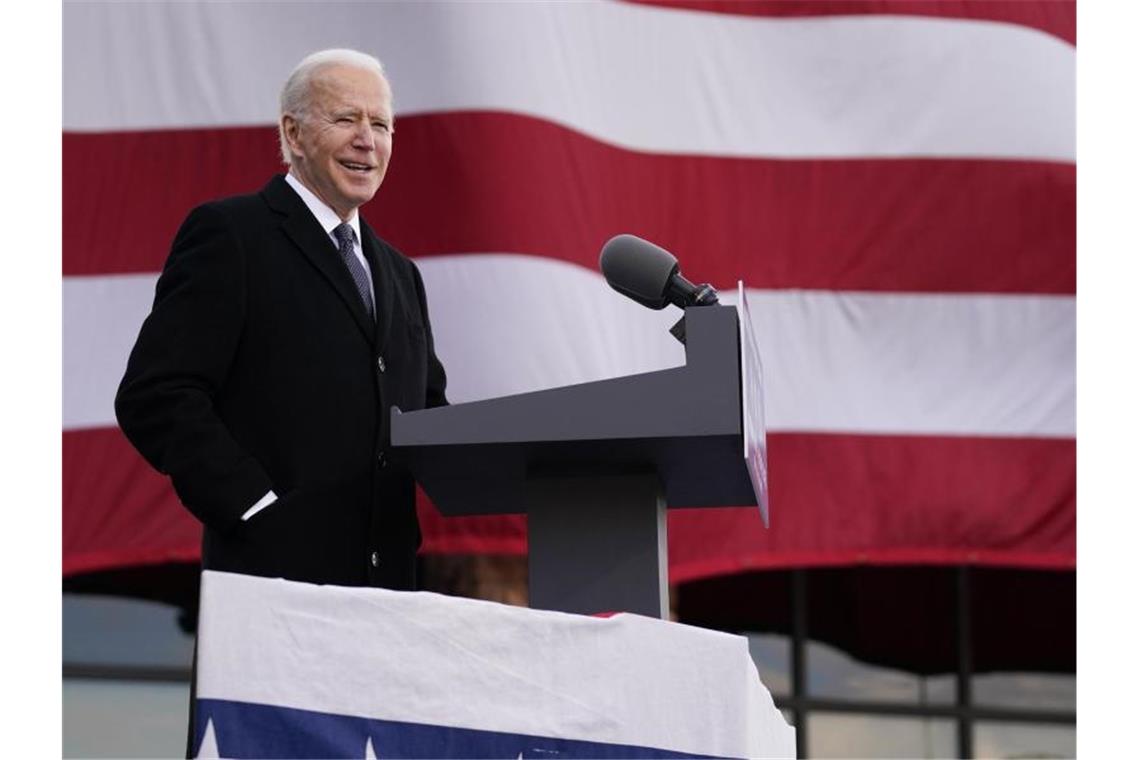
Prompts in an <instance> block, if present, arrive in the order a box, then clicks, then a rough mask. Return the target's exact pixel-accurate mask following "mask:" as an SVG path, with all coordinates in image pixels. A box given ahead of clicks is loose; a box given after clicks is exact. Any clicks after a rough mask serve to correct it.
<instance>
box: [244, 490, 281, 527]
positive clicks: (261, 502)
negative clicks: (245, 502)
mask: <svg viewBox="0 0 1140 760" xmlns="http://www.w3.org/2000/svg"><path fill="white" fill-rule="evenodd" d="M275 501H277V494H275V493H273V492H272V491H270V492H269V493H267V494H265V495H264V496H262V497H261V498H260V499H258V500H257V503H256V504H254V505H253V506H252V507H250V508H249V509H247V510H246V511H245V514H244V515H242V516H241V519H242V520H243V521H244V520H248V519H249V518H251V517H253V516H254V515H256V514H257V513H258V512H260V511H261V510H263V509H265V508H266V507H268V506H269V505H270V504H272V503H273V502H275Z"/></svg>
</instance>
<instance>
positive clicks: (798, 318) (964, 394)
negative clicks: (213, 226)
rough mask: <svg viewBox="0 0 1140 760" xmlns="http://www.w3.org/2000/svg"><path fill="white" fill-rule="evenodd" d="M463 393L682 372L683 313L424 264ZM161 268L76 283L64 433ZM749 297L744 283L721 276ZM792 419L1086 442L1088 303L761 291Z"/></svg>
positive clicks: (546, 268) (478, 395)
mask: <svg viewBox="0 0 1140 760" xmlns="http://www.w3.org/2000/svg"><path fill="white" fill-rule="evenodd" d="M418 263H419V266H420V268H421V270H422V271H423V275H424V280H425V284H426V287H427V292H428V301H429V308H430V311H431V320H432V326H433V329H434V331H435V339H436V348H437V351H438V353H439V355H440V357H441V358H442V359H443V360H444V362H445V364H446V366H447V369H448V376H449V389H448V395H449V397H450V398H451V400H452V401H453V402H462V401H471V400H476V399H482V398H491V397H496V396H504V395H509V394H514V393H522V392H526V391H532V390H539V389H543V388H551V387H556V386H561V385H569V384H572V383H579V382H587V381H591V380H599V379H604V378H608V377H617V376H621V375H629V374H635V373H639V372H648V371H652V370H655V369H662V368H665V367H672V366H680V365H681V364H683V363H684V353H683V350H682V348H681V346H680V345H679V344H677V343H676V342H675V341H674V340H673V338H672V337H671V336H670V335H668V333H667V329H668V327H669V326H670V325H671V324H672V323H673V322H674V321H676V319H677V318H678V317H679V316H680V312H679V311H677V310H676V309H674V308H672V307H670V308H668V309H666V310H665V311H662V312H653V311H649V310H647V309H644V308H642V307H640V306H638V305H637V304H634V303H633V302H631V301H629V300H628V299H626V298H624V297H622V296H620V295H618V294H617V293H615V292H613V291H612V290H610V289H609V287H608V286H607V285H606V284H605V282H604V280H603V279H602V278H601V276H600V275H598V274H597V273H595V272H591V271H588V270H586V269H583V268H581V267H578V266H575V265H572V264H567V263H564V262H560V261H555V260H550V259H545V258H542V257H534V256H518V255H496V254H465V255H462V256H439V257H429V258H426V259H421V260H419V262H418ZM155 279H156V275H154V274H145V275H122V276H105V277H103V276H99V277H67V278H64V429H77V428H87V427H102V426H107V425H113V424H114V415H113V409H112V401H113V398H114V393H115V388H116V387H117V385H118V381H119V379H120V377H121V376H122V373H123V369H124V367H125V365H126V357H127V355H128V353H129V351H130V347H131V345H132V344H133V342H134V339H135V336H136V335H137V333H138V328H139V326H140V325H141V324H142V321H143V318H144V317H145V316H146V314H147V312H148V311H149V308H150V303H151V300H152V298H153V292H154V281H155ZM717 285H718V286H720V287H721V288H722V289H723V290H724V292H725V298H724V300H725V302H726V303H730V302H731V301H732V296H731V293H730V291H731V289H732V283H717ZM749 300H750V303H751V307H752V312H753V318H754V322H755V329H756V333H757V336H758V338H759V342H760V349H761V352H762V355H763V359H764V369H765V374H766V377H765V383H766V385H765V396H766V401H765V405H766V412H767V416H768V424H769V426H770V428H771V429H773V430H779V431H793V430H795V431H815V432H852V433H901V434H929V435H940V434H951V435H955V434H958V435H993V436H1037V437H1072V436H1073V435H1074V434H1075V430H1076V424H1075V383H1076V380H1075V371H1074V367H1075V366H1076V365H1075V355H1076V338H1075V334H1076V317H1075V300H1074V299H1073V298H1071V297H1065V296H1025V295H945V294H900V293H850V292H830V291H764V290H750V291H749Z"/></svg>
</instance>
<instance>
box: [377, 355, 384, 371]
mask: <svg viewBox="0 0 1140 760" xmlns="http://www.w3.org/2000/svg"><path fill="white" fill-rule="evenodd" d="M376 367H377V368H378V369H379V370H380V371H381V372H383V371H384V357H383V356H377V357H376Z"/></svg>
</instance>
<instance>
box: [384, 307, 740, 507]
mask: <svg viewBox="0 0 1140 760" xmlns="http://www.w3.org/2000/svg"><path fill="white" fill-rule="evenodd" d="M685 322H686V338H687V340H686V346H685V357H686V363H685V365H684V366H683V367H675V368H671V369H664V370H659V371H655V372H648V373H643V374H638V375H630V376H626V377H617V378H612V379H608V380H599V381H595V382H589V383H581V384H578V385H570V386H565V387H561V388H552V389H549V390H542V391H534V392H531V393H523V394H518V395H515V396H506V397H503V398H495V399H487V400H483V401H475V402H471V403H466V404H457V405H454V406H447V407H438V408H435V409H425V410H421V411H415V412H408V413H400V412H399V411H398V410H396V409H393V412H392V447H393V450H394V453H396V454H397V456H399V457H400V458H401V459H402V460H403V461H404V462H405V463H406V464H407V465H408V466H409V467H410V469H411V470H412V472H413V474H414V475H415V477H416V479H417V480H418V481H419V482H420V484H421V485H422V486H423V487H424V490H425V491H427V493H428V495H429V496H431V498H432V500H433V501H434V502H435V504H436V506H437V507H438V508H439V509H440V510H441V511H442V512H443V513H444V514H451V515H463V514H468V515H469V514H511V513H525V512H526V503H525V499H526V495H525V489H526V482H527V481H528V480H531V479H534V478H539V477H544V476H548V475H553V476H559V477H566V476H579V477H594V476H598V475H610V474H620V473H628V472H656V473H657V475H658V476H659V478H660V480H661V485H662V491H663V493H664V496H665V501H666V504H667V505H668V506H670V507H702V506H744V505H754V504H756V495H755V492H754V490H753V486H752V482H751V480H750V478H749V472H748V468H747V466H746V462H745V458H744V439H743V430H744V428H743V424H742V413H741V408H742V406H741V405H742V397H741V393H742V388H741V361H740V357H741V353H740V342H739V341H740V331H739V329H738V327H739V323H738V316H737V311H736V309H734V308H732V307H727V306H705V307H696V308H690V309H687V310H686V313H685Z"/></svg>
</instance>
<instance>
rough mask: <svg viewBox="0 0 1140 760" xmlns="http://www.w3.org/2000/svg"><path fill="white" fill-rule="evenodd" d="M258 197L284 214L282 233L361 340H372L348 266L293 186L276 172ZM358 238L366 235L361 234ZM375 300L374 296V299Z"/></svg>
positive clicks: (371, 327) (372, 327) (372, 330)
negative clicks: (330, 290)
mask: <svg viewBox="0 0 1140 760" xmlns="http://www.w3.org/2000/svg"><path fill="white" fill-rule="evenodd" d="M262 196H263V197H264V198H265V199H266V201H267V202H268V203H269V205H270V207H271V208H273V209H274V210H276V211H278V212H281V213H283V214H284V215H285V218H284V219H283V220H282V221H281V226H282V228H283V229H284V230H285V234H286V235H287V236H288V237H289V239H290V240H292V241H293V243H294V245H296V246H297V247H298V248H299V249H301V253H303V254H304V255H305V257H306V258H307V259H308V260H309V262H310V263H311V264H312V265H313V266H314V267H316V269H317V271H318V272H320V273H321V275H322V276H323V278H324V279H325V281H327V282H328V284H329V285H330V286H331V287H332V288H333V289H334V290H335V291H336V292H337V294H338V295H339V296H340V298H341V300H342V301H344V305H345V307H346V308H347V309H348V310H349V311H350V312H351V313H352V317H353V320H354V321H355V322H356V325H357V327H359V328H360V330H361V331H362V332H363V333H364V337H365V339H366V340H367V341H368V342H369V343H372V342H373V341H374V339H375V334H376V325H375V324H373V322H372V318H371V317H369V316H368V312H367V311H365V310H364V303H363V301H361V300H360V294H359V293H358V292H357V290H356V285H355V284H353V282H352V276H351V275H350V274H349V273H348V268H347V267H345V265H344V262H343V261H341V260H340V256H339V254H338V252H337V250H336V246H334V245H333V242H332V240H331V239H329V236H328V235H326V234H325V231H324V230H323V229H321V225H320V224H319V223H318V222H317V220H316V217H314V216H313V214H312V213H311V212H310V211H309V209H308V207H307V206H305V202H304V201H302V200H301V198H300V196H298V195H297V194H296V193H295V192H293V188H291V187H289V185H288V184H287V183H286V182H285V179H284V177H282V176H280V175H278V176H277V177H274V178H273V179H272V180H270V182H269V184H268V185H266V186H265V189H264V190H263V191H262ZM361 237H367V236H365V235H361ZM362 247H363V242H362ZM379 300H380V299H379V298H377V301H379ZM377 307H379V303H377Z"/></svg>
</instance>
